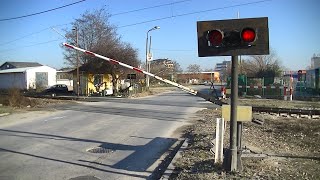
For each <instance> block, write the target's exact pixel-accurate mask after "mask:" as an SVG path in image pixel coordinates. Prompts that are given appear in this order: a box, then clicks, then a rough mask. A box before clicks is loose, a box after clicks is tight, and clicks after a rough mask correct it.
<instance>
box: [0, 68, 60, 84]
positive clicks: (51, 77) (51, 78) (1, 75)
mask: <svg viewBox="0 0 320 180" xmlns="http://www.w3.org/2000/svg"><path fill="white" fill-rule="evenodd" d="M56 74H57V72H56V70H55V69H53V68H51V67H49V66H37V67H24V68H13V69H5V70H0V89H10V88H18V89H27V90H28V89H36V88H47V87H49V86H52V85H54V84H56Z"/></svg>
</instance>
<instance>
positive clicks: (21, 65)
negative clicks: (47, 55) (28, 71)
mask: <svg viewBox="0 0 320 180" xmlns="http://www.w3.org/2000/svg"><path fill="white" fill-rule="evenodd" d="M4 64H10V65H12V66H14V67H15V68H24V67H36V66H42V64H39V63H37V62H12V61H7V62H5V63H3V64H2V65H4ZM2 65H1V66H2ZM1 66H0V67H1Z"/></svg>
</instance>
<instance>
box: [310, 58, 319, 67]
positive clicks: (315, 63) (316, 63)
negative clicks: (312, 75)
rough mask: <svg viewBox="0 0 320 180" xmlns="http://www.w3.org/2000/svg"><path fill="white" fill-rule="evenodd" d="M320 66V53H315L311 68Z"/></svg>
mask: <svg viewBox="0 0 320 180" xmlns="http://www.w3.org/2000/svg"><path fill="white" fill-rule="evenodd" d="M316 68H320V55H317V56H316V55H313V57H312V58H311V69H316Z"/></svg>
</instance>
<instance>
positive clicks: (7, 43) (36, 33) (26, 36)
mask: <svg viewBox="0 0 320 180" xmlns="http://www.w3.org/2000/svg"><path fill="white" fill-rule="evenodd" d="M48 29H49V28H45V29H42V30H40V31H37V32H33V33H30V34H27V35H24V36H22V37H19V38H17V39H14V40H12V41H8V42H5V43H2V44H0V46H3V45H7V44H10V43H13V42H16V41H19V40H21V39H24V38H26V37H29V36H32V35H35V34H38V33H41V32H43V31H45V30H48Z"/></svg>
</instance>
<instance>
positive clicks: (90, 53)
mask: <svg viewBox="0 0 320 180" xmlns="http://www.w3.org/2000/svg"><path fill="white" fill-rule="evenodd" d="M85 53H86V54H89V55H91V56H96V55H95V54H94V53H93V52H90V51H85Z"/></svg>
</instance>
